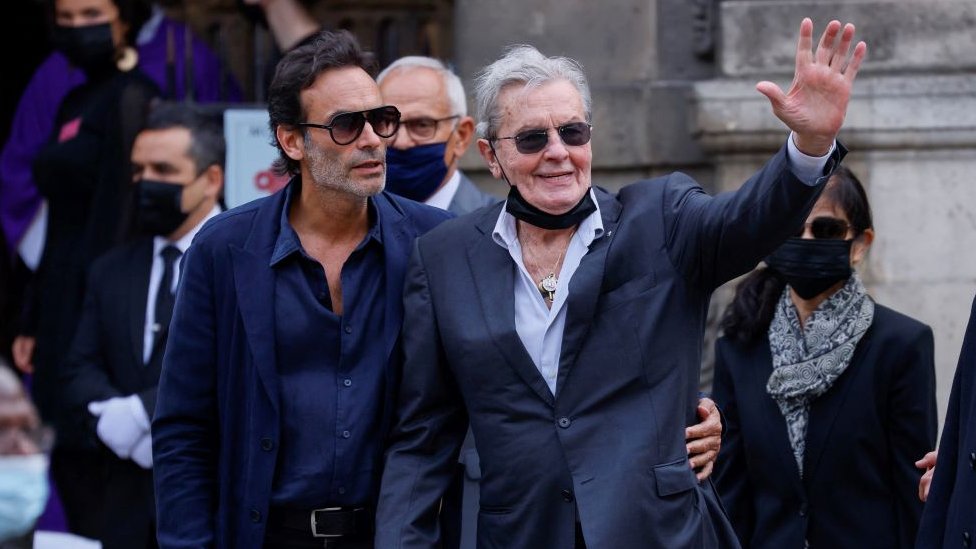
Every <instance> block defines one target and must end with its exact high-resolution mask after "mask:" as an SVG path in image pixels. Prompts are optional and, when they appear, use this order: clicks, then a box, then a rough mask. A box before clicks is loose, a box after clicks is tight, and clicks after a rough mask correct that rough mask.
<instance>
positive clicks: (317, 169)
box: [305, 139, 386, 198]
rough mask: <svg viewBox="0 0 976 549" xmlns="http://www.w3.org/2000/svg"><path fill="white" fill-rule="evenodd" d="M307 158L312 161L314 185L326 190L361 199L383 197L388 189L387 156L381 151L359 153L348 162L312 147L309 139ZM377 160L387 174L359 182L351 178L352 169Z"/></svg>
mask: <svg viewBox="0 0 976 549" xmlns="http://www.w3.org/2000/svg"><path fill="white" fill-rule="evenodd" d="M305 159H306V160H307V161H308V171H309V173H310V174H311V176H312V184H313V185H315V186H316V187H318V188H319V189H322V190H338V191H342V192H345V193H348V194H351V195H353V196H357V197H359V198H369V197H370V196H373V195H376V194H379V193H380V192H381V191H382V190H383V188H384V187H385V186H386V157H385V155H384V154H383V153H382V152H381V151H379V150H378V149H373V150H372V151H370V150H362V151H358V152H357V153H356V154H354V155H353V156H352V157H351V158H349V159H348V160H347V161H343V159H342V158H340V157H339V155H337V154H334V153H332V152H330V151H326V150H325V149H321V148H318V147H315V146H314V145H312V142H311V140H310V139H306V140H305ZM368 160H376V161H379V162H382V163H383V174H382V175H380V176H378V177H371V178H367V179H362V180H356V179H354V178H353V177H352V175H351V173H350V172H351V170H352V167H353V166H355V165H357V164H360V163H362V162H366V161H368Z"/></svg>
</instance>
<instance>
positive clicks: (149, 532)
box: [59, 104, 224, 549]
mask: <svg viewBox="0 0 976 549" xmlns="http://www.w3.org/2000/svg"><path fill="white" fill-rule="evenodd" d="M223 164H224V139H223V136H222V132H221V129H220V126H219V124H216V123H209V122H208V121H207V119H206V118H205V117H204V116H203V115H201V114H200V113H198V112H196V111H195V110H192V109H191V108H189V107H187V106H184V105H176V104H170V105H161V106H159V107H157V109H155V110H154V111H153V112H152V113H151V114H150V116H149V120H148V123H147V125H146V127H145V128H144V129H143V130H142V131H141V132H140V133H139V134H138V135H137V136H136V139H135V142H134V144H133V147H132V166H133V168H134V170H135V171H134V178H135V185H136V190H135V193H136V194H137V195H138V199H139V200H138V204H137V211H136V215H137V216H138V219H139V221H140V225H141V228H142V229H143V230H144V231H145V232H146V233H147V235H146V236H144V237H142V238H138V239H136V240H134V241H132V242H130V243H127V244H124V245H122V246H119V247H117V248H115V249H113V250H111V251H109V252H108V253H106V254H105V255H104V256H102V257H101V258H99V259H98V260H96V261H95V263H94V264H93V265H92V268H91V271H90V274H89V278H88V288H87V292H86V295H85V301H84V308H83V310H82V316H81V321H80V323H79V326H78V331H77V332H76V334H75V339H74V342H73V345H72V347H71V353H70V354H69V358H68V361H67V363H66V364H65V367H64V368H63V378H62V382H63V386H64V395H65V397H64V398H65V400H66V401H67V404H68V405H69V406H70V407H71V409H72V410H74V417H76V418H78V420H79V421H78V425H79V428H80V429H83V430H84V431H86V432H87V433H88V438H89V440H90V442H91V444H90V447H91V452H89V454H90V459H89V460H87V461H88V464H89V466H88V467H84V468H79V469H77V472H78V474H79V478H78V479H76V480H77V482H71V483H63V484H62V485H61V486H59V488H60V489H61V490H65V489H71V490H73V491H74V492H77V494H76V497H77V498H78V499H79V500H80V501H85V502H87V503H88V504H87V505H85V506H84V507H85V508H86V509H87V511H86V512H85V522H86V524H85V525H84V526H85V530H84V531H85V533H86V534H87V535H91V536H94V537H96V538H97V539H99V540H100V541H101V542H102V545H103V547H105V548H106V549H112V548H120V549H130V548H141V547H155V546H156V542H155V506H154V502H153V491H152V455H151V442H150V436H149V418H150V417H151V416H152V413H153V409H154V407H155V402H156V385H157V383H158V381H159V371H160V366H161V364H162V360H163V349H164V348H165V344H166V336H167V326H168V324H169V318H170V315H171V313H172V310H173V299H174V298H173V292H174V290H175V288H176V282H177V280H178V279H179V268H180V267H179V257H180V255H182V254H183V252H185V251H186V249H187V248H188V247H189V246H190V242H191V240H193V237H194V236H195V235H196V233H197V231H198V230H199V229H200V227H201V226H202V225H203V224H204V222H206V221H207V220H208V219H210V218H211V217H213V216H215V215H217V214H218V213H219V212H220V208H219V206H218V205H217V201H218V198H219V196H220V192H221V189H222V188H223V184H224V171H223Z"/></svg>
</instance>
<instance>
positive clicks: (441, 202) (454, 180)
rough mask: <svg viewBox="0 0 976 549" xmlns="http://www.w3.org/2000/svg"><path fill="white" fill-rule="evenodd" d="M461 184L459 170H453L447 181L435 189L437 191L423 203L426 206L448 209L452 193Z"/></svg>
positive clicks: (454, 192) (455, 191)
mask: <svg viewBox="0 0 976 549" xmlns="http://www.w3.org/2000/svg"><path fill="white" fill-rule="evenodd" d="M460 185H461V170H457V169H456V170H454V173H453V174H452V175H451V177H450V179H448V180H447V183H444V185H443V186H442V187H441V188H439V189H437V191H436V192H435V193H434V194H432V195H430V198H428V199H427V200H424V204H427V205H428V206H433V207H435V208H440V209H442V210H446V209H448V207H450V205H451V201H452V200H454V195H455V194H456V193H457V190H458V187H459V186H460Z"/></svg>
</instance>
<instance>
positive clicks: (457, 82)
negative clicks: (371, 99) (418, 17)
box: [376, 56, 498, 215]
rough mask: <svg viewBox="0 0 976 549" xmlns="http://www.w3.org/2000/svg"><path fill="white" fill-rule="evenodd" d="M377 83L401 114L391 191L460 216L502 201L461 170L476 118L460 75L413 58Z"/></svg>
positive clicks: (390, 152) (391, 154)
mask: <svg viewBox="0 0 976 549" xmlns="http://www.w3.org/2000/svg"><path fill="white" fill-rule="evenodd" d="M376 81H377V83H379V86H380V93H382V94H383V100H384V101H387V102H389V103H390V104H392V105H395V106H396V107H397V108H398V109H399V110H400V112H401V113H402V115H403V116H402V119H401V120H400V130H399V131H398V132H397V133H396V135H395V136H394V138H393V140H392V141H391V143H390V146H389V148H388V149H387V151H386V162H387V173H386V188H387V190H389V191H390V192H393V193H396V194H399V195H400V196H404V197H406V198H409V199H411V200H416V201H418V202H424V203H425V204H428V205H431V206H436V207H438V208H441V209H443V210H448V211H451V212H454V213H455V214H457V215H464V214H466V213H469V212H473V211H474V210H477V209H478V208H481V207H482V206H488V205H490V204H494V203H495V202H497V201H498V199H497V198H495V197H493V196H491V195H489V194H486V193H484V192H482V191H481V190H479V189H478V187H477V186H475V184H474V183H473V182H471V180H470V179H468V178H467V177H466V176H465V175H464V173H462V172H461V170H460V169H458V161H459V160H460V158H461V156H463V155H464V153H465V151H467V150H468V146H469V145H471V141H472V138H473V137H474V119H473V118H471V117H470V116H468V111H467V102H466V101H465V97H464V86H463V85H462V84H461V79H460V78H458V76H457V75H456V74H454V73H453V72H452V71H451V70H450V69H449V68H447V67H446V66H445V65H444V64H443V63H442V62H440V61H439V60H437V59H434V58H431V57H421V56H409V57H401V58H400V59H397V60H396V61H394V62H393V63H391V64H390V66H389V67H387V68H385V69H383V71H382V72H381V73H380V74H379V76H378V77H377V78H376Z"/></svg>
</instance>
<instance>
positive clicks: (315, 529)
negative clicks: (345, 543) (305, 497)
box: [309, 507, 342, 538]
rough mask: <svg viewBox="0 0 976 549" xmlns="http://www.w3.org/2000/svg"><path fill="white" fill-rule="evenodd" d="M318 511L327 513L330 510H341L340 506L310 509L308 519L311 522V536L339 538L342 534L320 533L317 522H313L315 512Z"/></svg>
mask: <svg viewBox="0 0 976 549" xmlns="http://www.w3.org/2000/svg"><path fill="white" fill-rule="evenodd" d="M319 511H322V512H325V513H328V512H331V511H342V507H323V508H321V509H312V513H311V514H310V515H309V520H311V522H312V537H313V538H341V537H342V534H320V533H319V530H318V524H316V522H315V513H318V512H319Z"/></svg>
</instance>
